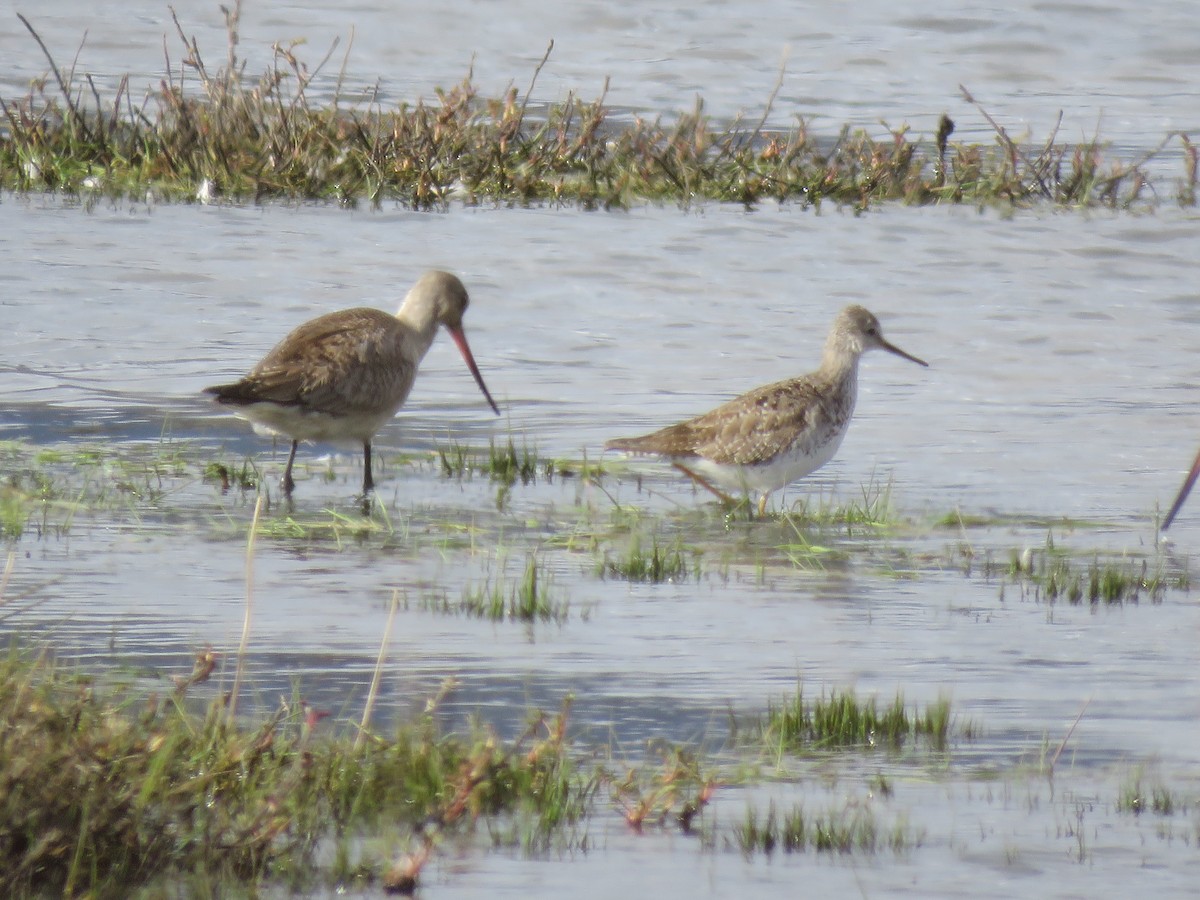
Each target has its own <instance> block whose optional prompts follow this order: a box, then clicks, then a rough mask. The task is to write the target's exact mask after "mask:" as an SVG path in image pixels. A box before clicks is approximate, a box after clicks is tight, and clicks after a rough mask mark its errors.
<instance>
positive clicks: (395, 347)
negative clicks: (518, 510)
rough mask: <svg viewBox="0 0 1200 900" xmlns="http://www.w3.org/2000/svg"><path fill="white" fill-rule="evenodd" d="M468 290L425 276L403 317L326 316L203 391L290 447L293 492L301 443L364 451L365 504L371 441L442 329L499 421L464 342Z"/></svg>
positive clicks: (448, 278) (355, 312) (366, 312)
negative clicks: (349, 444)
mask: <svg viewBox="0 0 1200 900" xmlns="http://www.w3.org/2000/svg"><path fill="white" fill-rule="evenodd" d="M467 304H468V298H467V289H466V288H465V287H464V286H463V283H462V282H461V281H460V280H459V279H458V278H457V277H456V276H454V275H451V274H450V273H449V272H439V271H432V272H426V273H425V274H424V275H422V276H421V278H420V279H419V280H418V281H417V283H416V284H415V285H413V287H412V290H410V291H409V292H408V295H407V296H406V297H405V298H404V302H403V303H402V304H401V305H400V310H399V311H398V312H397V313H396V314H395V315H391V314H389V313H386V312H383V311H382V310H378V309H370V308H366V307H359V308H355V309H343V310H339V311H338V312H332V313H328V314H326V315H323V316H318V317H317V318H315V319H312V320H311V321H308V322H305V323H304V324H303V325H300V326H298V327H297V328H296V329H295V330H293V331H292V332H291V333H290V334H288V336H287V337H285V338H284V339H283V340H282V341H280V342H279V343H278V344H277V345H276V346H275V348H274V349H273V350H271V352H270V353H268V354H267V355H266V356H265V357H263V359H262V362H260V363H259V364H258V365H256V366H255V367H254V368H253V369H251V370H250V372H249V373H248V374H247V375H246V377H244V378H242V379H241V380H240V381H235V382H233V383H232V384H221V385H216V386H214V387H209V388H205V389H204V392H205V393H207V394H212V395H214V396H215V397H216V399H217V402H218V403H220V404H222V405H224V406H228V407H230V409H231V410H232V411H233V414H234V415H236V416H239V417H241V418H243V419H247V420H249V421H250V423H251V424H252V425H253V426H254V430H255V431H257V432H260V433H267V434H282V435H285V436H287V437H289V438H291V440H292V449H291V452H290V453H289V454H288V461H287V468H286V469H285V470H284V473H283V490H284V492H285V493H286V494H289V495H290V494H291V492H292V489H293V488H294V487H295V482H294V481H293V480H292V464H293V463H294V462H295V460H296V448H297V447H298V446H299V444H300V441H344V440H354V441H360V442H361V443H362V448H363V494H367V493H369V492H370V491H371V490H373V489H374V487H375V481H374V479H373V478H372V477H371V440H372V438H374V436H375V433H376V432H377V431H379V429H380V428H381V427H383V425H384V424H385V423H386V422H387V421H388V420H389V419H391V418H392V417H393V416H394V415H396V413H397V412H398V411H399V410H400V407H402V406H403V405H404V401H405V400H406V399H408V394H409V391H411V390H412V386H413V381H414V380H415V379H416V377H417V367H418V366H419V365H420V364H421V360H422V359H423V358H424V357H425V353H426V351H428V350H429V347H430V345H431V344H432V343H433V339H434V337H435V335H436V334H437V330H438V326H442V327H444V328H445V329H446V331H448V332H449V333H450V337H451V338H453V339H454V343H455V344H456V345H457V346H458V350H459V352H460V353H461V354H462V357H463V360H464V361H465V362H466V364H467V368H468V369H470V370H471V375H472V376H474V378H475V383H476V384H477V385H479V389H480V390H481V391H482V392H483V396H484V397H485V398H487V402H488V405H489V406H491V408H492V410H493V411H494V412H495V413H496V415H500V409H499V407H497V406H496V402H495V401H494V400H493V399H492V395H491V394H490V393H489V392H488V389H487V385H485V384H484V383H483V376H482V375H480V374H479V367H478V366H477V365H476V364H475V357H474V356H472V355H471V347H470V345H468V344H467V337H466V334H465V333H464V332H463V324H462V320H463V314H464V313H465V312H466V311H467Z"/></svg>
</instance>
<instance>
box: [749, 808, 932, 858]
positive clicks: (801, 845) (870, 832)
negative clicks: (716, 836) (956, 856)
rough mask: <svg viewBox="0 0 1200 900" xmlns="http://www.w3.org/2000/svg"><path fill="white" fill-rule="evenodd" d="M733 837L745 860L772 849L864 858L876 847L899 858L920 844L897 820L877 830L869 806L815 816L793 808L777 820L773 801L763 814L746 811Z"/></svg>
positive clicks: (905, 824) (918, 837)
mask: <svg viewBox="0 0 1200 900" xmlns="http://www.w3.org/2000/svg"><path fill="white" fill-rule="evenodd" d="M733 832H734V837H735V839H736V841H737V845H738V848H739V849H740V850H741V851H742V853H744V854H745V855H747V856H750V855H752V854H754V853H764V854H766V855H768V856H769V855H771V854H772V853H774V852H775V851H776V850H782V851H783V852H784V853H799V852H803V851H808V850H812V851H815V852H817V853H863V854H867V855H870V854H874V853H876V852H878V851H879V849H880V848H881V846H882V847H886V848H887V849H890V850H891V851H892V852H893V853H904V852H907V851H909V850H911V849H912V848H914V847H916V846H918V845H919V844H920V842H921V839H922V836H921V834H920V833H918V832H915V831H914V830H913V829H912V828H910V827H909V826H908V825H907V823H905V822H904V821H903V820H902V819H900V820H898V821H897V822H896V823H895V824H894V825H893V826H892V827H891V828H890V829H887V830H886V831H885V830H883V829H881V827H880V825H879V822H878V820H877V818H876V816H875V813H874V811H873V809H872V808H871V807H870V806H869V804H867V803H865V802H855V801H851V802H848V803H847V804H845V805H844V806H842V807H840V808H830V809H828V810H826V811H825V812H823V813H815V814H813V813H809V812H808V811H807V810H806V809H805V808H804V806H803V804H796V805H795V806H793V807H792V808H791V809H790V810H788V811H787V812H785V813H783V814H782V815H780V814H779V812H778V811H777V809H776V807H775V803H774V801H772V802H771V803H770V804H769V805H768V806H767V811H766V812H765V813H760V812H759V811H758V810H757V809H756V808H755V807H753V806H751V807H748V808H747V809H746V815H745V818H744V819H743V820H742V822H741V823H739V824H738V825H735V826H734V829H733Z"/></svg>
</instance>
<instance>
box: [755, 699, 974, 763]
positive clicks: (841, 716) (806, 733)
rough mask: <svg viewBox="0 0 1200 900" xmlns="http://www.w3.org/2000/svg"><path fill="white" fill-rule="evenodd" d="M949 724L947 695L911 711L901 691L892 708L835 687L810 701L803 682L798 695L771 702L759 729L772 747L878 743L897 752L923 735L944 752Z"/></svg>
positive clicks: (824, 747) (801, 747)
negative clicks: (775, 702) (880, 705)
mask: <svg viewBox="0 0 1200 900" xmlns="http://www.w3.org/2000/svg"><path fill="white" fill-rule="evenodd" d="M950 722H951V714H950V701H949V699H947V698H945V697H942V698H939V699H938V700H936V701H935V702H934V703H932V704H930V705H929V706H928V707H926V708H925V710H924V712H920V711H917V710H914V711H913V712H911V713H910V712H909V711H908V710H907V709H906V708H905V705H904V697H903V696H902V695H901V694H899V693H897V694H896V699H895V700H894V701H893V702H892V704H891V705H890V706H888V707H886V708H884V709H882V710H880V709H879V708H878V707H877V705H876V702H875V699H874V698H871V699H869V700H860V699H859V698H858V697H857V696H856V695H855V694H854V692H853V691H849V690H847V691H837V690H834V691H832V692H830V694H829V695H828V696H825V695H824V694H822V696H821V697H819V698H817V699H816V700H813V701H812V702H808V701H806V700H805V699H804V686H803V685H799V686H798V687H797V688H796V693H795V695H793V696H792V697H790V698H787V699H786V700H785V701H784V702H783V703H781V704H779V705H776V704H774V703H771V704H768V706H767V715H766V719H765V721H763V722H762V723H760V731H761V733H762V735H763V740H764V741H766V742H767V743H769V744H770V745H772V746H780V747H783V748H787V749H792V750H799V749H810V750H830V749H836V748H841V747H850V748H864V747H880V746H882V747H886V748H889V749H893V750H895V749H899V748H900V747H901V746H903V745H904V744H905V743H906V742H908V741H912V740H917V739H919V740H922V741H924V742H926V743H927V744H928V745H929V746H930V747H931V748H932V749H934V750H937V751H942V750H945V749H946V747H947V746H948V743H949V737H950Z"/></svg>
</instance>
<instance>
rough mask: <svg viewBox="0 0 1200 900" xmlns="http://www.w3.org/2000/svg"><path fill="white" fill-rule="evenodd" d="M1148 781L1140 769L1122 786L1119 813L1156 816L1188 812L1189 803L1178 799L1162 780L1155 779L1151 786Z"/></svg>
mask: <svg viewBox="0 0 1200 900" xmlns="http://www.w3.org/2000/svg"><path fill="white" fill-rule="evenodd" d="M1146 781H1147V779H1145V778H1144V773H1143V772H1142V770H1141V769H1140V768H1139V769H1138V770H1136V771H1134V772H1133V774H1132V775H1130V776H1129V778H1127V779H1126V780H1125V781H1124V782H1123V783H1122V784H1121V787H1120V789H1119V790H1118V793H1117V804H1116V805H1117V812H1124V813H1132V814H1133V815H1135V816H1140V815H1141V814H1142V813H1146V812H1149V813H1153V814H1154V815H1156V816H1171V815H1174V814H1175V813H1176V812H1182V813H1186V812H1187V809H1188V804H1187V802H1186V801H1185V800H1182V799H1181V798H1179V797H1176V795H1175V794H1174V793H1172V792H1171V790H1170V789H1169V788H1168V787H1167V786H1166V785H1165V784H1163V783H1162V781H1161V780H1158V779H1154V780H1153V781H1152V782H1151V783H1149V784H1146V783H1145V782H1146Z"/></svg>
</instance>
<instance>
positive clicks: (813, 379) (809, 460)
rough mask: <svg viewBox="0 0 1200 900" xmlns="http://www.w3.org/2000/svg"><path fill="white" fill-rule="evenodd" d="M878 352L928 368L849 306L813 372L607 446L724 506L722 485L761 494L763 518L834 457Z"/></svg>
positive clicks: (864, 314) (863, 313)
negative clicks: (871, 354)
mask: <svg viewBox="0 0 1200 900" xmlns="http://www.w3.org/2000/svg"><path fill="white" fill-rule="evenodd" d="M876 348H878V349H880V350H887V351H888V352H889V353H894V354H896V355H897V356H900V357H903V358H904V359H907V360H911V361H912V362H915V363H917V364H918V365H922V366H927V365H928V363H926V362H925V361H924V360H921V359H918V358H917V357H915V356H912V355H911V354H908V353H905V352H904V351H903V350H901V349H900V348H899V347H897V346H896V345H894V344H891V343H889V342H888V341H886V340H884V337H883V332H882V330H881V329H880V326H879V320H878V319H876V318H875V316H873V315H872V314H871V313H870V312H868V311H867V310H865V309H863V308H862V307H861V306H847V307H846V308H845V309H844V310H842V311H841V313H839V314H838V316H837V318H836V319H834V321H833V327H832V328H831V329H830V331H829V337H828V338H827V339H826V341H825V352H824V355H823V356H822V358H821V367H820V368H819V369H817V370H816V371H815V372H811V373H809V374H808V375H802V376H800V377H799V378H791V379H788V380H786V381H779V382H776V383H775V384H768V385H765V386H763V387H760V388H755V389H754V390H752V391H750V392H749V393H746V394H743V395H742V396H740V397H737V398H735V399H733V400H730V401H729V402H728V403H724V404H722V405H721V406H718V407H717V408H716V409H714V410H712V411H711V412H707V413H705V414H704V415H702V416H697V417H696V418H694V419H688V420H687V421H686V422H680V423H679V424H678V425H671V426H668V427H667V428H663V429H662V430H660V431H656V432H654V433H652V434H647V435H643V436H641V437H631V438H618V439H617V440H613V441H609V442H608V443H607V444H606V445H605V449H607V450H625V451H628V452H631V453H643V454H650V455H655V456H662V457H666V458H667V459H669V460H670V461H671V463H672V464H673V465H674V466H675V467H676V468H677V469H679V470H680V471H682V472H683V473H684V474H685V475H687V476H688V477H690V478H692V479H693V480H694V481H696V482H697V483H698V484H700V485H701V486H702V487H705V488H707V489H708V490H710V491H712V492H713V493H714V494H716V495H717V496H718V497H720V498H721V499H722V500H724V501H725V502H726V503H732V502H733V501H732V499H731V498H730V497H729V495H728V494H726V493H725V492H724V491H722V490H720V489H719V487H718V486H720V487H724V488H726V489H728V490H732V491H745V492H748V491H751V490H753V491H758V492H759V493H760V494H761V496H760V498H759V501H758V514H759V516H760V517H761V516H763V515H764V514H765V513H766V509H767V497H768V496H769V495H770V493H771V492H772V491H774V490H777V489H778V488H781V487H783V486H784V485H787V484H791V483H792V482H793V481H796V480H797V479H800V478H803V477H804V476H805V475H808V474H809V473H810V472H813V471H815V470H817V469H818V468H820V467H821V466H823V465H825V463H827V462H829V460H831V459H833V455H834V454H835V453H836V452H837V449H838V447H839V446H840V445H841V443H842V438H844V437H845V436H846V429H847V428H848V427H849V426H850V417H851V416H852V415H853V414H854V401H855V400H856V399H857V396H858V360H859V358H860V357H861V356H862V355H863V354H864V353H866V352H867V351H868V350H873V349H876Z"/></svg>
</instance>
